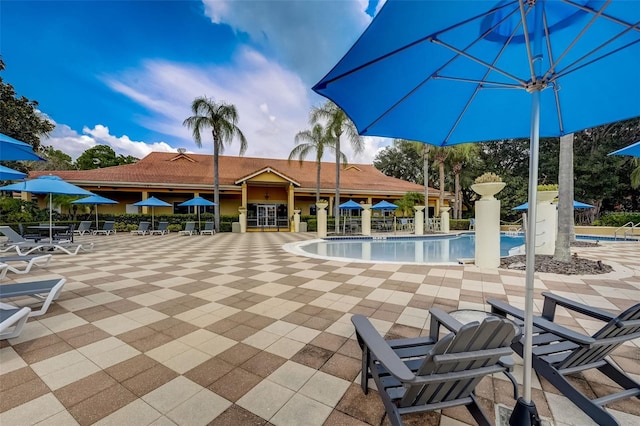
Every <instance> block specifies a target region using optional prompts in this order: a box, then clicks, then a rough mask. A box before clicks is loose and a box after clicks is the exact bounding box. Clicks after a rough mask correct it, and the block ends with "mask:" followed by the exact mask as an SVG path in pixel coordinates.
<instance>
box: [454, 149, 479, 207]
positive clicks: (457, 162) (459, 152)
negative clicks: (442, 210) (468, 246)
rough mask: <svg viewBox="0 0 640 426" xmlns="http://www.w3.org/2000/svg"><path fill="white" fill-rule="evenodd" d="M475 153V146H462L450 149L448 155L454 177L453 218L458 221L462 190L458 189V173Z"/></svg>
mask: <svg viewBox="0 0 640 426" xmlns="http://www.w3.org/2000/svg"><path fill="white" fill-rule="evenodd" d="M476 151H477V148H476V145H473V144H462V145H455V146H453V147H452V149H451V152H450V153H449V161H450V162H451V164H452V167H451V168H452V170H453V176H454V188H455V189H454V191H455V201H454V203H453V218H454V219H460V218H461V217H462V190H461V188H460V173H461V172H462V168H463V167H464V165H465V164H466V163H467V162H468V161H469V160H470V159H471V157H472V155H474V153H475V152H476Z"/></svg>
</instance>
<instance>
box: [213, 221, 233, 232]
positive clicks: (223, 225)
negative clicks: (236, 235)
mask: <svg viewBox="0 0 640 426" xmlns="http://www.w3.org/2000/svg"><path fill="white" fill-rule="evenodd" d="M236 222H237V221H236ZM231 223H232V222H222V220H221V221H220V231H218V232H231Z"/></svg>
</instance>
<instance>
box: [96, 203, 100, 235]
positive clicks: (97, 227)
mask: <svg viewBox="0 0 640 426" xmlns="http://www.w3.org/2000/svg"><path fill="white" fill-rule="evenodd" d="M96 229H100V227H99V226H98V205H97V204H96Z"/></svg>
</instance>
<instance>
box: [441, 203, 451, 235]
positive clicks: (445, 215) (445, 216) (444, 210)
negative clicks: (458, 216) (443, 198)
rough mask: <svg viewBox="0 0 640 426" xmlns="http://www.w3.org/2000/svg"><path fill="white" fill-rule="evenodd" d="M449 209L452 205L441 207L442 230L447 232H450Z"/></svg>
mask: <svg viewBox="0 0 640 426" xmlns="http://www.w3.org/2000/svg"><path fill="white" fill-rule="evenodd" d="M449 210H451V207H447V206H442V207H440V231H442V232H445V233H447V232H449Z"/></svg>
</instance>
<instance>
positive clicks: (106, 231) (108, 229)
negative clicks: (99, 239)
mask: <svg viewBox="0 0 640 426" xmlns="http://www.w3.org/2000/svg"><path fill="white" fill-rule="evenodd" d="M115 225H116V222H115V220H105V221H104V224H103V225H102V229H96V230H95V231H93V235H111V234H115V233H116V229H115Z"/></svg>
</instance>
